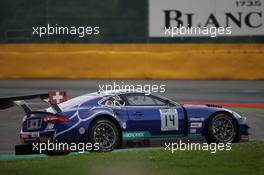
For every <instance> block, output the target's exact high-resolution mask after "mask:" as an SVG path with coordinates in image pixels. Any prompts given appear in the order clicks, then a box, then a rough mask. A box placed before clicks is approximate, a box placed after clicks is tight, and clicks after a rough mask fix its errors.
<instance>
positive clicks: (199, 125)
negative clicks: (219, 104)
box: [191, 122, 203, 128]
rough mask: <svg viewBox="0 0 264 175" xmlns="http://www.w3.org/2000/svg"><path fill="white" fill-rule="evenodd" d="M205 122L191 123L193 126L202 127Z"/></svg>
mask: <svg viewBox="0 0 264 175" xmlns="http://www.w3.org/2000/svg"><path fill="white" fill-rule="evenodd" d="M202 125H203V123H201V122H192V123H191V128H201V127H202Z"/></svg>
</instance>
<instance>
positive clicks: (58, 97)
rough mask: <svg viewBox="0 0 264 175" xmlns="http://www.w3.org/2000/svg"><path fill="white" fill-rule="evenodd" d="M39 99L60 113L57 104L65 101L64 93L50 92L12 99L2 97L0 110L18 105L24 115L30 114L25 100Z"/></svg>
mask: <svg viewBox="0 0 264 175" xmlns="http://www.w3.org/2000/svg"><path fill="white" fill-rule="evenodd" d="M36 98H39V99H41V100H43V101H44V102H47V103H49V104H50V105H51V107H52V108H53V109H54V111H56V112H57V113H58V112H61V109H60V107H59V106H58V104H59V103H62V102H64V101H66V100H67V97H66V92H65V91H50V92H49V93H43V94H33V95H23V96H13V97H4V98H0V110H3V109H7V108H10V107H12V106H14V105H18V106H20V107H22V108H23V110H24V111H25V113H26V114H28V113H30V112H31V111H32V110H31V108H30V107H29V105H28V104H27V103H26V101H25V100H30V99H36Z"/></svg>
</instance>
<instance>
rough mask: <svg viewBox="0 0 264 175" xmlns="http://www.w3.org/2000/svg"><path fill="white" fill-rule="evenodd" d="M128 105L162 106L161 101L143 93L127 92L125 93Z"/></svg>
mask: <svg viewBox="0 0 264 175" xmlns="http://www.w3.org/2000/svg"><path fill="white" fill-rule="evenodd" d="M126 99H127V102H128V105H130V106H163V105H166V104H165V103H164V102H163V101H161V100H159V99H157V98H155V97H153V96H152V95H145V94H129V95H126Z"/></svg>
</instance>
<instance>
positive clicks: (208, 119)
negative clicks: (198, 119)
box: [202, 111, 239, 140]
mask: <svg viewBox="0 0 264 175" xmlns="http://www.w3.org/2000/svg"><path fill="white" fill-rule="evenodd" d="M218 114H226V115H228V116H230V117H232V118H233V119H234V121H235V123H236V126H237V128H238V132H237V135H236V140H237V139H238V137H239V124H238V121H237V119H236V117H235V116H234V115H233V114H232V113H231V112H229V111H217V112H214V113H212V114H211V115H210V116H209V117H208V118H207V119H206V120H205V123H204V127H203V131H202V135H203V136H205V135H206V134H207V129H208V125H209V121H210V120H211V119H212V118H213V117H214V116H216V115H218Z"/></svg>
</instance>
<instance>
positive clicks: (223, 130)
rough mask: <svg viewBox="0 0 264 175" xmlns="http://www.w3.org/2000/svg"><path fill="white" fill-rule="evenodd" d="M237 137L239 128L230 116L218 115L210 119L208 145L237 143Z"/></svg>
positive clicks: (207, 130) (206, 136)
mask: <svg viewBox="0 0 264 175" xmlns="http://www.w3.org/2000/svg"><path fill="white" fill-rule="evenodd" d="M237 136H238V126H237V124H236V121H235V119H234V118H233V117H232V116H230V114H226V113H218V114H215V115H214V116H212V117H211V118H210V119H209V121H208V125H207V128H206V134H205V138H206V141H207V142H208V143H229V142H237Z"/></svg>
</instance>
